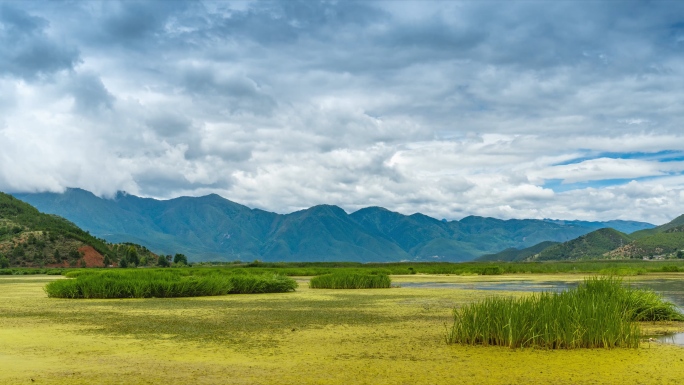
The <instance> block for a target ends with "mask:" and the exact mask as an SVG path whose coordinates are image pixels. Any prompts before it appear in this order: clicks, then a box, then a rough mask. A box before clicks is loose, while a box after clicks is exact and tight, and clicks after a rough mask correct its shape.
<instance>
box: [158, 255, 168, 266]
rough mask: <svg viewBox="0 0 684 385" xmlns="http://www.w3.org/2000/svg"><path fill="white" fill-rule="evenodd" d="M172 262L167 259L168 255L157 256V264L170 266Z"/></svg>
mask: <svg viewBox="0 0 684 385" xmlns="http://www.w3.org/2000/svg"><path fill="white" fill-rule="evenodd" d="M169 257H170V256H169ZM170 264H171V263H170V262H169V261H168V260H167V259H166V256H164V255H160V256H159V258H157V266H160V267H169V265H170Z"/></svg>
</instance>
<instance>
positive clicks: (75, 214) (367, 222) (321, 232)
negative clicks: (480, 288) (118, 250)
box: [15, 189, 652, 262]
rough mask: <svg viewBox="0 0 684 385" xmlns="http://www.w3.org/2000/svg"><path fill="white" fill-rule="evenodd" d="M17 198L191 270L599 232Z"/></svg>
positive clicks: (463, 252) (195, 204)
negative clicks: (208, 264) (210, 263)
mask: <svg viewBox="0 0 684 385" xmlns="http://www.w3.org/2000/svg"><path fill="white" fill-rule="evenodd" d="M15 196H16V197H18V198H20V199H22V200H24V201H26V202H28V203H30V204H32V205H35V206H36V207H37V208H38V209H40V210H41V211H44V212H48V213H53V214H57V215H61V216H63V217H65V218H67V219H69V220H71V221H72V222H74V223H75V224H77V225H78V226H80V227H81V228H83V229H86V230H88V231H89V232H90V233H92V234H94V235H96V236H98V237H101V238H104V239H106V240H108V241H110V242H135V243H139V244H142V245H144V246H146V247H148V248H150V249H151V250H154V251H157V252H161V253H176V252H181V253H184V254H187V255H188V256H189V257H191V259H192V260H195V261H199V260H226V261H229V260H236V259H240V260H243V261H249V260H253V259H259V260H263V261H326V260H344V261H361V262H367V261H400V260H429V261H435V260H437V261H466V260H472V259H474V258H476V257H478V256H480V255H483V254H488V253H496V252H498V251H500V250H503V249H506V248H518V249H521V248H526V247H530V246H533V245H536V244H538V243H540V242H543V241H555V242H565V241H568V240H571V239H574V238H577V237H578V236H581V235H584V234H586V233H588V232H590V231H592V230H593V229H594V228H595V227H602V226H605V224H604V223H600V222H595V223H594V222H588V223H591V226H589V225H586V224H585V225H578V224H574V223H568V224H566V223H555V222H554V221H549V220H500V219H494V218H484V217H476V216H470V217H466V218H463V219H462V220H460V221H445V220H437V219H435V218H431V217H428V216H426V215H423V214H413V215H403V214H399V213H396V212H392V211H389V210H386V209H384V208H381V207H369V208H365V209H361V210H359V211H356V212H354V213H351V214H347V213H346V212H345V211H344V210H342V209H341V208H339V207H337V206H329V205H321V206H315V207H311V208H309V209H306V210H301V211H297V212H294V213H290V214H285V215H282V214H276V213H271V212H267V211H263V210H259V209H251V208H249V207H246V206H243V205H240V204H238V203H235V202H231V201H229V200H227V199H224V198H222V197H220V196H218V195H208V196H204V197H198V198H193V197H180V198H176V199H171V200H155V199H150V198H140V197H136V196H133V195H130V194H126V193H119V194H117V195H116V196H115V197H114V198H113V199H104V198H100V197H97V196H95V195H93V194H92V193H90V192H87V191H84V190H80V189H68V190H67V191H66V192H64V193H62V194H57V193H36V194H15ZM625 223H627V224H628V225H629V226H636V227H639V226H642V228H643V227H648V226H649V225H648V224H643V223H639V222H633V223H631V222H625ZM625 223H622V224H621V225H624V224H625ZM650 226H652V225H650Z"/></svg>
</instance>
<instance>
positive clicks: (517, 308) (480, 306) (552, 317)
mask: <svg viewBox="0 0 684 385" xmlns="http://www.w3.org/2000/svg"><path fill="white" fill-rule="evenodd" d="M682 320H684V315H682V314H681V313H680V312H679V311H678V310H677V308H676V307H675V305H673V304H671V303H669V302H666V301H664V300H663V299H662V298H661V297H660V296H659V295H658V294H656V293H654V292H653V291H650V290H643V289H635V288H631V287H625V286H623V285H622V281H621V280H620V279H619V278H614V277H599V278H589V279H585V280H584V282H583V283H582V284H580V285H579V286H578V287H577V288H575V289H573V290H568V291H564V292H561V293H541V294H537V295H532V296H528V297H522V298H488V299H485V300H483V301H480V302H476V303H471V304H468V305H465V306H463V307H461V308H459V309H455V310H454V325H453V327H452V328H451V329H450V330H448V332H447V335H446V341H447V343H460V344H466V345H496V346H507V347H510V348H521V347H536V348H544V349H575V348H618V347H620V348H637V347H639V342H640V340H641V330H640V328H639V325H638V323H637V321H682Z"/></svg>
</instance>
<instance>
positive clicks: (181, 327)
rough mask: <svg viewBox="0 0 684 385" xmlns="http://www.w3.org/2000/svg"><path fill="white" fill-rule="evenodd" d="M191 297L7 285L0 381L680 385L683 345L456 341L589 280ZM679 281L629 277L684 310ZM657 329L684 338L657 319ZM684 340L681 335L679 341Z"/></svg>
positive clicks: (489, 280)
mask: <svg viewBox="0 0 684 385" xmlns="http://www.w3.org/2000/svg"><path fill="white" fill-rule="evenodd" d="M294 278H295V279H296V281H297V282H298V284H299V285H298V288H297V289H296V291H294V292H285V293H266V294H250V295H242V294H238V295H227V296H213V297H192V298H140V299H138V298H135V299H78V300H73V299H60V298H48V297H47V295H46V293H45V291H44V289H43V288H44V287H45V285H46V284H47V283H49V282H53V281H55V280H59V279H64V278H63V277H59V276H45V275H35V276H3V277H0V367H2V368H3V370H2V371H0V384H20V383H43V384H92V383H102V384H119V383H122V384H123V383H126V384H148V383H167V384H182V383H198V384H273V383H283V384H289V383H298V384H347V383H359V384H403V383H405V384H442V383H443V384H449V383H464V384H470V383H472V384H482V383H485V384H512V383H521V384H522V383H533V384H534V383H537V384H547V383H554V384H597V383H616V384H617V383H620V384H648V383H652V384H668V383H672V384H675V383H679V382H680V380H681V378H684V348H683V347H681V346H677V345H676V344H672V343H669V341H667V340H665V339H663V342H659V341H654V342H648V341H643V342H642V343H641V344H640V347H639V348H637V349H620V348H616V349H574V350H544V349H531V348H526V349H510V348H506V347H484V346H462V345H448V344H446V343H445V342H444V335H445V331H446V327H447V326H448V325H450V323H451V322H453V316H452V311H453V309H454V308H456V307H461V306H463V305H465V304H469V303H473V302H475V301H479V300H482V299H484V298H488V297H491V296H508V297H521V296H526V295H529V293H530V292H534V291H550V290H556V289H558V288H566V287H573V286H575V285H577V283H578V282H581V281H582V280H583V278H584V275H582V274H535V275H531V274H514V275H498V276H446V275H420V274H418V275H394V276H392V283H393V284H394V285H395V286H399V287H394V288H390V289H356V290H338V289H311V288H309V285H308V281H309V278H307V277H294ZM682 278H684V276H682V275H680V274H678V273H671V274H648V275H643V276H638V277H626V278H625V281H626V282H631V283H633V284H635V285H643V286H646V287H653V288H654V289H655V290H657V291H659V292H662V293H663V295H664V296H665V298H667V299H669V300H672V301H673V302H675V303H676V304H677V305H678V306H680V307H681V306H682V302H681V301H680V298H682V297H681V294H682V293H684V288H683V287H682V284H683V282H684V280H682ZM641 327H642V329H643V330H644V334H647V335H662V334H664V333H672V332H681V331H684V324H682V323H680V322H661V323H652V322H646V323H642V324H641ZM672 338H674V337H672Z"/></svg>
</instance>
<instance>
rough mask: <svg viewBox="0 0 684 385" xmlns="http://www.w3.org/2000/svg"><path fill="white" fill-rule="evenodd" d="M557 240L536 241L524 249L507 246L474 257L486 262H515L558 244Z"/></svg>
mask: <svg viewBox="0 0 684 385" xmlns="http://www.w3.org/2000/svg"><path fill="white" fill-rule="evenodd" d="M558 244H559V242H552V241H544V242H540V243H537V244H536V245H534V246H531V247H528V248H525V249H516V248H513V247H511V248H508V249H506V250H503V251H500V252H498V253H496V254H486V255H483V256H480V257H478V258H476V259H475V260H476V261H480V262H488V261H507V262H515V261H522V260H524V259H526V258H529V257H531V256H533V255H535V254H539V253H541V252H542V251H543V250H546V249H548V248H549V247H551V246H555V245H558Z"/></svg>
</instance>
